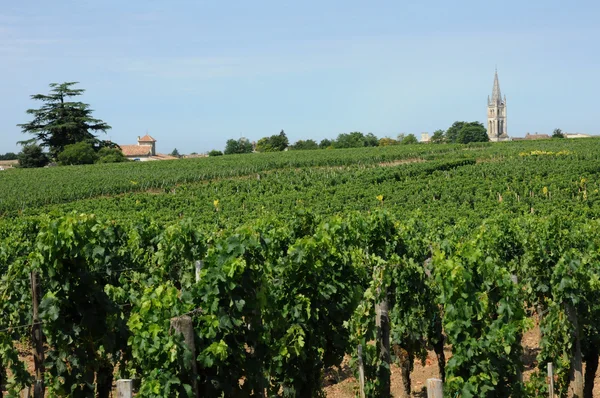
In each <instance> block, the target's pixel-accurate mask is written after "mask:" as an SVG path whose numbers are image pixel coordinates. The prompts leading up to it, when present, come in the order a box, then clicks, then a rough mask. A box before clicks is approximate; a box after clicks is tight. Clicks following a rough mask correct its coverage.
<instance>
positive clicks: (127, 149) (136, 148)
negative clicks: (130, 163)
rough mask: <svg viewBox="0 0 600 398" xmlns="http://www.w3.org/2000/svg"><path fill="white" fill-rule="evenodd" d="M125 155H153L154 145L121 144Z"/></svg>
mask: <svg viewBox="0 0 600 398" xmlns="http://www.w3.org/2000/svg"><path fill="white" fill-rule="evenodd" d="M119 146H120V147H121V151H123V155H125V156H127V157H132V156H150V155H152V147H150V146H148V145H119Z"/></svg>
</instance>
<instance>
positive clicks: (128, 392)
mask: <svg viewBox="0 0 600 398" xmlns="http://www.w3.org/2000/svg"><path fill="white" fill-rule="evenodd" d="M132 397H133V380H131V379H120V380H117V398H132Z"/></svg>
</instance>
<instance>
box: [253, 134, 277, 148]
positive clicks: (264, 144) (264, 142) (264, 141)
mask: <svg viewBox="0 0 600 398" xmlns="http://www.w3.org/2000/svg"><path fill="white" fill-rule="evenodd" d="M256 152H275V150H274V149H273V147H272V146H271V143H270V141H269V137H263V138H261V139H260V140H258V142H257V143H256Z"/></svg>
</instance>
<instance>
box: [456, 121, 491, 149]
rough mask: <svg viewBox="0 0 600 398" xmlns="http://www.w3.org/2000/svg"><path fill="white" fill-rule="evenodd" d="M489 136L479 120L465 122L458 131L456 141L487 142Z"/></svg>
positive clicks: (464, 142)
mask: <svg viewBox="0 0 600 398" xmlns="http://www.w3.org/2000/svg"><path fill="white" fill-rule="evenodd" d="M489 139H490V138H489V137H488V135H487V131H486V129H485V127H483V124H481V123H479V122H471V123H467V124H465V125H464V126H463V128H461V129H460V131H459V132H458V138H457V142H459V143H461V144H468V143H469V142H488V141H489Z"/></svg>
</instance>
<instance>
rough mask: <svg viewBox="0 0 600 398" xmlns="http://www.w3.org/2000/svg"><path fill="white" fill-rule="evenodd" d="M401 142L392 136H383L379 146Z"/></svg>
mask: <svg viewBox="0 0 600 398" xmlns="http://www.w3.org/2000/svg"><path fill="white" fill-rule="evenodd" d="M399 143H400V142H399V141H398V140H395V139H393V138H390V137H383V138H380V139H379V146H390V145H398V144H399Z"/></svg>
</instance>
